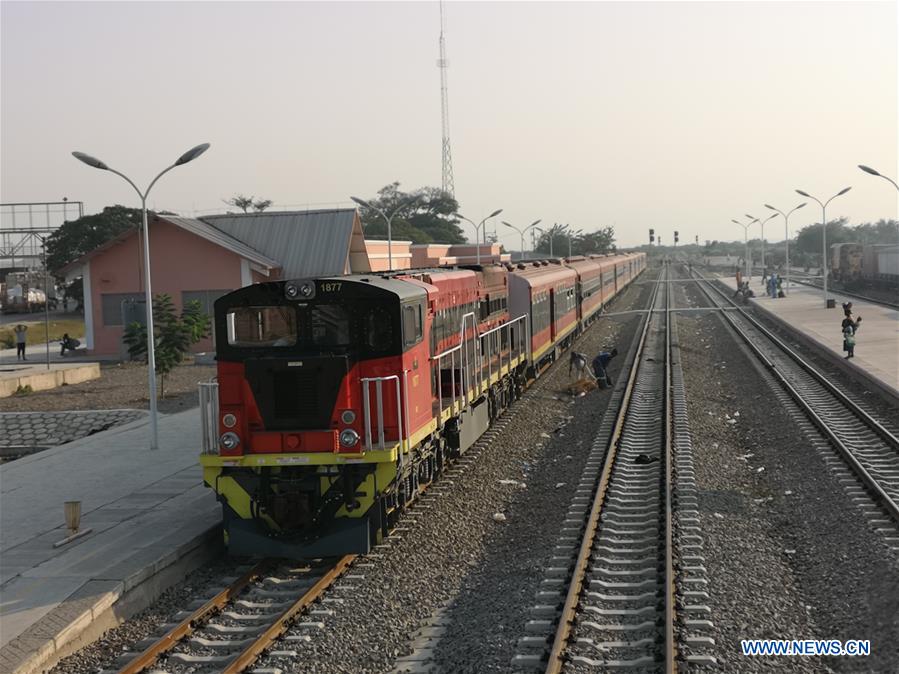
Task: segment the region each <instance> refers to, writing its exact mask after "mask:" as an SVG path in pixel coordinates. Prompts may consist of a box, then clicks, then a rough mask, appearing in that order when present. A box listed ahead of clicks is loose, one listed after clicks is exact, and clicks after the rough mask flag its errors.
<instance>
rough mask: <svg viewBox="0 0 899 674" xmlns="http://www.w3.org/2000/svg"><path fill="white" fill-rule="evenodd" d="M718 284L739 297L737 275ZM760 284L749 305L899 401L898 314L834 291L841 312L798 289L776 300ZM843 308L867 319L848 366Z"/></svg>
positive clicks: (815, 291) (818, 293) (757, 280)
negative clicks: (846, 306) (847, 306)
mask: <svg viewBox="0 0 899 674" xmlns="http://www.w3.org/2000/svg"><path fill="white" fill-rule="evenodd" d="M717 279H718V280H719V281H722V282H723V283H725V284H726V285H727V286H728V287H729V288H730V289H731V290H732V291H736V288H737V282H736V279H735V278H734V276H733V275H729V276H724V275H719V276H717ZM761 282H762V280H761V277H760V276H753V277H752V280H751V281H750V284H749V287H750V288H751V289H752V291H753V292H754V293H755V294H756V296H755V297H753V298H752V299H751V300H750V302H751V304H752V305H753V306H754V307H756V308H757V309H759V310H760V311H762V312H763V313H765V314H767V315H768V316H769V317H771V318H772V319H774V320H775V321H776V322H778V323H779V324H781V325H782V326H783V327H785V328H786V329H788V330H789V331H791V332H792V333H793V334H795V335H797V337H799V338H800V339H802V338H804V340H805V341H806V342H807V343H809V344H810V345H812V346H814V347H816V348H820V349H823V350H825V352H826V353H827V355H829V357H830V360H831V361H833V362H835V363H837V362H838V361H839V363H838V364H839V365H841V366H843V367H845V368H846V369H847V371H849V372H850V374H852V375H854V376H856V378H858V379H860V380H863V381H865V382H866V383H869V384H871V385H873V386H875V387H877V388H879V389H880V390H881V391H882V392H883V393H886V394H887V395H889V396H890V397H892V398H893V400H894V401H899V311H896V310H895V309H890V308H889V307H885V306H883V305H880V304H875V303H873V302H865V301H862V300H859V299H857V298H854V297H846V296H844V295H840V294H839V293H833V292H830V291H829V290H828V293H827V295H828V297H830V298H832V299H834V300H835V301H836V306H835V307H834V308H833V309H828V308H826V305H825V302H824V296H823V291H822V290H821V289H820V288H812V287H810V286H807V285H802V284H797V283H791V285H790V287H789V288H786V287H785V288H784V291H785V294H786V297H779V298H772V297H768V296H767V295H765V294H764V288H763V287H762V285H761ZM784 283H786V282H784ZM843 302H852V315H853V317H855V318H858V317H859V316H861V317H862V324H861V327H859V329H858V333H857V335H856V345H855V356H854V357H853V358H851V359H849V360H847V359H845V358H844V356H845V355H846V354H845V352H844V351H843V334H842V329H841V327H840V324H841V323H842V321H843V309H842V306H841V305H842V304H843Z"/></svg>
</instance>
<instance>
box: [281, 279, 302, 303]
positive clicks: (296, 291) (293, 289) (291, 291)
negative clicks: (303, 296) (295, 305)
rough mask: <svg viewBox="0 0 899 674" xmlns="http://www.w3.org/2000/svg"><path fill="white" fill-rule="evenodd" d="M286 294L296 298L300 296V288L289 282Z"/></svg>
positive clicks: (285, 290) (285, 287) (285, 288)
mask: <svg viewBox="0 0 899 674" xmlns="http://www.w3.org/2000/svg"><path fill="white" fill-rule="evenodd" d="M284 294H285V295H287V297H288V298H290V299H292V300H295V299H296V298H297V297H299V296H300V288H299V286H297V285H295V284H293V283H288V284H287V285H286V286H284Z"/></svg>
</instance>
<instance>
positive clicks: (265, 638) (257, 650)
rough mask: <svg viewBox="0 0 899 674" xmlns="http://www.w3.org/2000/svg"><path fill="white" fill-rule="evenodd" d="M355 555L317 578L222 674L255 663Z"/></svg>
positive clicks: (349, 556)
mask: <svg viewBox="0 0 899 674" xmlns="http://www.w3.org/2000/svg"><path fill="white" fill-rule="evenodd" d="M355 559H356V555H346V556H344V557H341V558H340V560H338V562H337V563H336V564H335V565H334V566H333V567H332V568H331V570H330V571H328V572H327V573H326V574H325V575H323V576H322V577H321V578H319V580H318V582H316V583H315V585H313V586H312V587H311V588H309V589H308V590H307V591H306V592H305V593H304V594H303V596H302V597H300V598H299V599H297V600H296V601H295V602H294V603H293V604H291V605H290V606H289V607H287V608H286V609H285V610H284V612H283V613H282V614H281V615H279V616H278V617H277V618H275V621H274V622H273V623H272V624H271V625H270V626H269V627H268V629H266V630H265V631H264V632H262V633H261V634H260V635H259V636H258V637H256V639H255V640H254V641H253V643H251V644H250V645H249V646H247V647H246V648H245V649H244V650H243V651H241V652H240V653H239V654H238V655H237V657H235V658H234V660H232V661H231V662H230V663H229V664H228V666H227V667H225V668H224V669H223V670H222V674H238V673H239V672H243V671H244V670H245V669H246V668H247V667H249V666H250V665H252V664H253V663H254V662H256V659H257V658H258V657H259V656H260V655H261V654H262V652H263V651H265V650H266V649H267V648H268V647H269V646H271V644H272V642H273V641H274V640H275V639H277V638H278V637H279V636H281V635H282V634H283V633H284V632H285V631H286V630H287V628H288V627H289V626H290V622H291V620H292V619H293V618H294V616H296V615H297V614H298V613H300V612H301V611H303V610H305V609H306V608H307V607H308V606H309V605H310V604H311V603H312V602H314V601H315V600H317V599H318V598H319V597H320V596H321V595H322V594H323V593H324V592H325V590H327V589H328V588H329V587H331V585H332V584H333V583H334V581H336V580H337V579H338V578H339V577H340V575H341V574H342V573H343V572H344V571H346V569H347V568H348V567H349V565H350V564H352V563H353V560H355Z"/></svg>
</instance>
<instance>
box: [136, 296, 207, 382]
mask: <svg viewBox="0 0 899 674" xmlns="http://www.w3.org/2000/svg"><path fill="white" fill-rule="evenodd" d="M209 328H210V320H209V315H208V314H206V313H205V312H204V311H203V310H202V308H201V306H200V303H199V302H197V301H196V300H194V301H191V302H187V303H186V304H185V305H184V310H183V311H182V312H181V315H180V316H178V315H177V314H176V313H175V305H174V304H173V302H172V298H171V297H170V296H169V295H166V294H165V293H163V294H160V295H156V296H155V297H154V298H153V334H154V340H153V343H154V353H155V356H156V373H157V374H158V375H159V392H160V397H162V398H165V376H166V375H167V374H168V373H169V372H171V371H172V370H173V369H174V368H175V366H177V365H178V364H179V363H180V362H181V361H183V360H184V356H185V355H187V352H188V350H189V349H190V347H191V346H192V345H193V344H196V343H197V342H199V341H200V340H201V339H203V338H204V337H207V336H208V335H209ZM123 340H124V342H125V345H126V346H127V347H128V353H129V355H130V356H131V358H133V359H135V360H143V362H145V363H146V362H147V326H146V325H142V324H140V323H131V324H130V325H129V326H128V327H127V328H125V335H124V337H123Z"/></svg>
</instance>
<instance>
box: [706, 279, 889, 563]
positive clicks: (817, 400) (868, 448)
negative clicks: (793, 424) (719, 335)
mask: <svg viewBox="0 0 899 674" xmlns="http://www.w3.org/2000/svg"><path fill="white" fill-rule="evenodd" d="M693 274H694V278H695V279H696V280H697V281H698V286H699V288H700V289H701V290H702V292H703V294H704V295H705V297H706V298H707V299H708V301H709V302H710V303H711V304H712V305H713V306H715V307H718V308H722V309H723V308H727V309H729V310H728V311H722V312H721V315H722V316H723V317H724V319H725V320H726V321H727V322H728V324H729V325H730V326H731V328H733V330H734V331H735V333H736V334H737V335H738V337H739V338H740V339H741V340H742V341H743V342H744V343H745V344H746V345H747V347H748V348H749V349H750V351H751V352H752V353H754V354H755V355H756V357H758V358H759V359H760V360H761V361H762V363H763V364H764V366H765V368H766V369H767V370H768V372H769V373H770V375H771V376H772V377H773V378H774V379H775V380H776V381H777V382H778V383H779V384H780V386H781V389H782V391H783V393H785V394H786V396H788V398H789V399H790V400H791V401H792V402H793V403H795V405H797V406H798V407H799V408H800V409H801V410H802V412H803V413H804V415H805V418H806V419H807V420H808V422H810V423H811V424H812V425H813V426H814V427H815V428H816V429H817V431H818V432H819V433H820V434H821V435H823V436H824V437H825V438H826V440H827V441H828V442H829V443H830V444H831V445H832V446H833V448H834V449H835V450H836V451H837V453H838V455H839V456H840V457H841V459H842V461H844V462H845V464H846V465H847V466H848V467H849V469H850V470H851V471H852V473H853V474H854V475H855V476H856V478H857V479H858V480H859V481H860V482H861V483H862V485H863V486H864V489H865V491H866V492H867V496H868V497H869V498H870V499H873V500H874V501H875V502H876V504H877V506H878V509H877V511H876V512H875V513H874V514H873V517H872V518H871V519H873V524H874V525H875V527H877V528H880V529H882V530H883V533H885V534H887V535H888V537H890V540H893V541H894V542H895V544H896V545H899V538H894V537H895V536H896V533H895V532H896V526H895V525H897V524H899V438H897V435H896V433H895V431H894V430H893V429H891V428H887V427H886V426H885V424H884V423H882V422H881V421H879V420H878V419H876V418H875V417H874V415H873V414H872V413H870V412H868V411H867V410H866V409H864V406H863V405H861V404H860V403H858V402H856V401H855V400H853V399H852V398H850V397H849V396H848V395H846V394H845V393H843V392H842V391H841V390H840V389H839V388H838V387H837V386H836V385H834V384H833V383H831V382H830V381H829V380H828V379H827V378H826V377H825V376H824V375H823V374H821V373H820V372H818V371H817V369H815V368H814V366H812V365H811V364H810V363H808V362H807V361H805V360H803V359H802V358H801V357H800V356H799V355H798V354H797V353H796V352H795V351H793V350H792V349H791V348H790V347H789V346H788V345H787V344H786V343H785V342H784V341H783V340H781V339H779V338H778V337H777V336H775V335H774V334H773V333H772V332H771V331H770V330H768V329H767V328H765V327H764V326H763V325H762V324H761V323H760V322H759V321H758V320H756V319H755V318H754V317H753V316H751V315H750V314H749V313H748V312H747V311H746V310H744V309H742V308H741V307H738V306H737V305H735V304H734V303H733V302H732V301H731V300H730V298H729V297H728V296H727V294H726V293H725V292H723V291H722V290H721V289H720V287H719V286H717V285H716V284H714V283H712V282H711V281H710V280H709V279H706V278H705V277H703V276H701V275H700V274H698V273H697V272H693ZM884 513H885V514H887V515H888V517H889V520H885V519H883V514H884ZM890 520H892V523H891V522H890ZM890 525H891V526H890Z"/></svg>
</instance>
